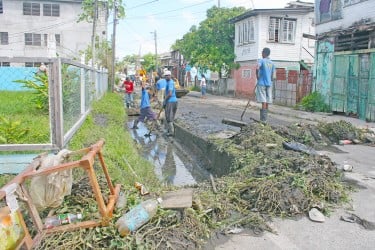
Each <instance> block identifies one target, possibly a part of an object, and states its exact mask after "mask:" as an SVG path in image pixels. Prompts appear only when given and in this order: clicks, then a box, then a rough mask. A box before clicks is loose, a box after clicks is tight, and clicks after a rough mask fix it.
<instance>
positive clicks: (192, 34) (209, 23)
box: [172, 7, 246, 73]
mask: <svg viewBox="0 0 375 250" xmlns="http://www.w3.org/2000/svg"><path fill="white" fill-rule="evenodd" d="M245 11H246V9H245V8H243V7H235V8H218V7H212V8H211V9H209V10H207V18H206V19H205V20H204V21H202V22H201V23H200V24H199V27H198V28H197V27H196V26H192V27H191V29H190V31H189V32H188V33H187V34H185V35H184V36H183V38H182V39H181V40H178V41H176V43H175V44H174V45H173V46H172V48H173V49H175V50H180V52H181V54H182V55H184V58H185V60H187V61H188V62H190V64H192V65H197V66H199V67H201V68H205V69H210V70H212V71H217V72H219V73H222V70H223V68H225V69H226V70H228V71H230V70H231V69H234V68H238V67H239V65H238V64H236V63H235V62H234V59H235V54H234V34H235V30H234V24H233V23H231V22H230V19H232V18H234V17H236V16H238V15H241V14H243V13H244V12H245Z"/></svg>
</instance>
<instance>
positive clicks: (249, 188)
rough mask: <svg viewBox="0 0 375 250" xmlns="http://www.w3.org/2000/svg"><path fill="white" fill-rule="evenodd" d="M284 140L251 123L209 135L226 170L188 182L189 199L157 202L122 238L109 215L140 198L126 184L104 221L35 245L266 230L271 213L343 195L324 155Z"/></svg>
mask: <svg viewBox="0 0 375 250" xmlns="http://www.w3.org/2000/svg"><path fill="white" fill-rule="evenodd" d="M288 140H290V138H286V137H283V136H281V135H280V134H279V132H278V131H275V130H273V129H272V128H271V127H270V126H267V125H262V124H258V123H254V124H251V125H249V126H247V127H245V128H243V129H242V131H241V132H240V133H238V134H237V135H235V136H233V137H232V138H230V139H217V140H215V142H214V143H215V145H217V148H218V150H220V151H222V152H226V153H229V154H231V155H234V156H235V157H234V158H235V162H233V166H228V167H230V168H231V169H232V173H231V174H229V175H227V176H223V177H220V178H215V180H214V182H213V183H212V182H209V181H207V182H204V183H200V184H198V185H196V186H195V187H194V188H195V190H194V197H193V207H191V208H186V209H183V210H168V209H159V210H158V213H157V215H156V216H154V217H153V218H152V219H151V220H150V221H149V222H148V223H147V224H146V225H144V226H143V227H141V228H140V229H139V230H137V231H136V232H134V233H133V234H132V235H129V236H127V237H125V238H122V237H121V236H120V235H119V234H118V232H117V230H116V228H115V227H114V223H115V222H116V220H117V219H118V218H119V217H120V216H121V215H122V214H123V213H125V212H127V211H128V210H129V209H130V208H131V207H133V206H134V205H136V204H139V203H140V202H141V201H142V199H143V198H142V197H141V196H140V195H139V193H138V192H137V191H136V190H135V189H129V190H128V191H127V193H126V195H127V203H128V204H127V206H126V208H125V209H123V210H118V211H116V213H115V215H114V219H113V221H112V223H111V225H110V226H108V227H101V228H93V229H85V230H80V231H76V232H67V233H64V234H59V235H57V234H56V235H51V236H49V237H48V238H45V240H44V242H43V244H41V245H40V248H39V249H52V248H54V249H66V248H67V247H68V248H76V249H98V248H111V249H136V248H144V249H199V248H203V247H204V245H205V244H206V242H207V240H208V239H209V238H210V237H211V236H212V234H213V233H218V232H219V233H224V234H225V233H228V232H230V231H231V230H233V229H236V228H246V229H248V230H251V231H253V232H254V234H259V233H262V232H263V231H265V230H266V231H272V228H271V227H269V226H268V221H269V220H270V219H271V218H272V216H296V215H304V214H306V213H307V212H308V211H309V209H311V208H312V207H315V206H318V207H320V208H322V207H323V209H322V211H323V212H327V211H328V210H329V209H331V208H332V206H335V205H337V204H339V203H340V202H342V201H345V200H346V199H347V187H346V186H345V185H344V184H343V183H342V182H341V172H339V171H338V170H337V169H336V167H335V166H334V164H333V163H332V162H331V161H330V159H329V158H327V157H325V156H320V155H309V154H306V153H302V152H296V151H291V150H286V149H284V148H283V142H285V141H288ZM82 189H84V186H82V185H81V186H80V190H82ZM166 189H171V187H164V190H161V189H160V190H157V191H156V190H153V192H152V197H153V198H156V197H158V196H159V195H160V194H161V192H162V191H165V190H166ZM81 192H82V191H81ZM147 198H151V197H147ZM67 202H69V201H67ZM70 209H72V208H70Z"/></svg>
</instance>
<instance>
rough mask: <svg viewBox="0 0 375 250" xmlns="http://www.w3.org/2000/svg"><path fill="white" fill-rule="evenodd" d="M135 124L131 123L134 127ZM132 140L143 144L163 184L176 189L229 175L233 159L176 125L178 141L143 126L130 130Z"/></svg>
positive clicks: (140, 124) (175, 138) (143, 151)
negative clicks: (176, 187)
mask: <svg viewBox="0 0 375 250" xmlns="http://www.w3.org/2000/svg"><path fill="white" fill-rule="evenodd" d="M131 124H133V121H131V122H129V124H128V125H129V127H131ZM129 130H130V133H131V136H132V138H133V139H134V140H135V141H136V143H137V144H139V145H141V147H142V149H141V153H142V156H143V157H144V158H145V159H147V160H148V161H150V162H151V163H152V164H153V165H154V171H155V174H156V175H157V176H158V178H159V180H160V181H161V182H163V183H166V184H169V185H175V186H184V185H193V184H196V183H199V182H202V181H204V180H208V179H209V178H210V174H212V175H213V176H215V177H216V176H222V175H225V174H227V173H229V167H230V166H231V162H232V160H233V159H232V157H231V156H230V155H228V154H226V153H221V152H219V151H218V150H216V147H215V146H214V145H213V144H211V143H210V142H208V141H206V140H205V139H203V138H201V137H199V136H196V135H194V134H192V133H190V132H189V131H188V130H186V129H184V128H182V127H180V126H178V125H175V132H176V133H175V134H176V136H175V137H174V138H169V137H166V136H165V135H163V134H162V132H160V131H159V132H156V133H155V132H154V133H151V136H149V137H148V136H145V134H147V133H148V132H149V130H148V129H147V128H146V127H145V126H144V124H143V123H139V124H138V129H136V130H134V129H129Z"/></svg>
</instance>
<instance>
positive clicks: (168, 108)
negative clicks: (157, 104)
mask: <svg viewBox="0 0 375 250" xmlns="http://www.w3.org/2000/svg"><path fill="white" fill-rule="evenodd" d="M164 78H165V81H166V83H167V84H166V86H165V100H164V103H163V107H164V108H165V119H166V120H167V128H168V132H167V135H168V136H174V125H173V121H174V117H175V115H176V111H177V97H176V88H175V86H174V81H173V80H172V79H171V72H170V71H169V70H167V71H165V72H164Z"/></svg>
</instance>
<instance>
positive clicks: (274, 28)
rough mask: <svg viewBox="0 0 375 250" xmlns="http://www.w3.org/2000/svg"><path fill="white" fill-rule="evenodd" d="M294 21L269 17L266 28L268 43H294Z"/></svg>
mask: <svg viewBox="0 0 375 250" xmlns="http://www.w3.org/2000/svg"><path fill="white" fill-rule="evenodd" d="M295 32H296V20H295V19H288V18H280V17H271V18H270V24H269V27H268V41H270V42H276V43H294V40H295Z"/></svg>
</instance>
